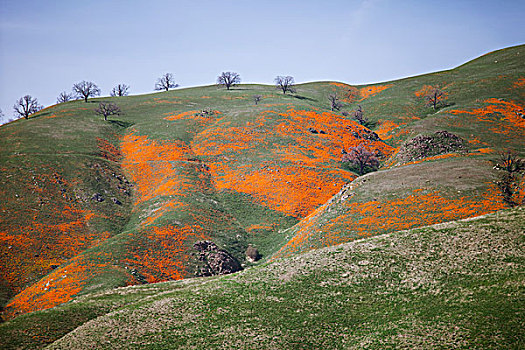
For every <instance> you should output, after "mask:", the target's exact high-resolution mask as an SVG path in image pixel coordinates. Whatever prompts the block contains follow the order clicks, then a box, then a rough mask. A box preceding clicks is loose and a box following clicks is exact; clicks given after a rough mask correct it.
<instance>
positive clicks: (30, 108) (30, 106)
mask: <svg viewBox="0 0 525 350" xmlns="http://www.w3.org/2000/svg"><path fill="white" fill-rule="evenodd" d="M13 109H14V111H15V115H16V116H18V117H19V118H21V117H24V118H26V119H29V116H30V115H31V114H33V113H36V112H38V111H39V110H41V109H42V106H41V105H39V104H38V100H37V99H36V98H33V97H31V96H30V95H25V96H24V97H21V98H20V99H19V100H18V101H16V103H15V104H14V106H13Z"/></svg>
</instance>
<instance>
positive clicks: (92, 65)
mask: <svg viewBox="0 0 525 350" xmlns="http://www.w3.org/2000/svg"><path fill="white" fill-rule="evenodd" d="M524 15H525V1H506V0H495V1H483V0H479V1H462V0H442V1H424V0H414V1H404V0H346V1H344V0H289V1H287V0H257V1H251V0H237V1H234V0H220V1H219V0H216V1H199V0H188V1H182V0H172V1H168V0H158V1H156V0H151V1H133V0H127V1H124V0H121V1H107V0H106V1H103V0H91V1H70V0H56V1H44V0H41V1H37V0H32V1H31V0H0V108H1V109H2V111H3V113H4V114H5V116H6V118H10V117H12V114H13V112H12V105H13V104H14V103H15V101H16V100H17V99H18V98H19V97H21V96H23V95H26V94H30V95H32V96H34V97H36V98H38V100H39V101H40V103H41V104H43V105H45V106H48V105H51V104H54V103H55V101H56V97H57V96H58V94H59V93H60V92H61V91H70V90H71V87H72V85H73V84H74V83H76V82H79V81H81V80H89V81H93V82H95V83H97V84H98V85H99V87H100V88H101V89H102V94H103V95H109V92H110V90H111V89H112V87H113V86H115V85H116V84H118V83H125V84H128V85H130V86H131V90H130V93H131V94H141V93H147V92H152V91H153V87H154V84H155V81H156V79H157V78H158V77H159V76H160V75H161V74H163V73H165V72H172V73H173V74H174V75H175V78H176V81H177V82H178V83H179V84H180V85H181V87H189V86H196V85H204V84H206V85H207V84H213V83H214V82H215V80H216V77H217V75H218V74H219V73H220V72H221V71H225V70H232V71H235V72H238V73H239V74H240V75H241V78H242V80H243V82H253V83H263V84H272V82H273V79H274V78H275V76H276V75H292V76H294V77H295V80H296V82H298V83H300V82H307V81H321V80H337V81H343V82H347V83H351V84H363V83H370V82H380V81H387V80H392V79H396V78H401V77H406V76H412V75H417V74H422V73H426V72H430V71H436V70H443V69H448V68H453V67H455V66H457V65H460V64H462V63H464V62H466V61H467V60H469V59H472V58H474V57H477V56H479V55H482V54H484V53H486V52H488V51H492V50H495V49H500V48H503V47H507V46H512V45H518V44H523V43H525V38H524V36H525V22H524V21H523V17H524Z"/></svg>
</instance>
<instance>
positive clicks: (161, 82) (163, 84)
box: [155, 73, 179, 91]
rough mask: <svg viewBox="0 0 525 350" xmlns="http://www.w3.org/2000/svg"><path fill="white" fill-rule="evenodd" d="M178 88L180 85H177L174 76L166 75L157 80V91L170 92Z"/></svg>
mask: <svg viewBox="0 0 525 350" xmlns="http://www.w3.org/2000/svg"><path fill="white" fill-rule="evenodd" d="M178 86H179V84H177V83H175V78H174V77H173V74H171V73H166V74H164V75H163V76H161V77H160V78H159V79H157V82H156V83H155V90H165V91H168V90H169V89H173V88H176V87H178Z"/></svg>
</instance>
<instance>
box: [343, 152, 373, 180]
mask: <svg viewBox="0 0 525 350" xmlns="http://www.w3.org/2000/svg"><path fill="white" fill-rule="evenodd" d="M341 160H342V162H346V163H350V164H351V165H352V166H355V167H356V168H357V172H358V174H359V175H364V174H365V173H367V172H369V171H373V170H376V169H377V167H379V159H378V158H377V155H376V154H375V153H374V152H372V151H370V150H368V149H367V148H365V147H364V146H363V145H358V146H357V147H350V149H349V150H348V153H344V154H343V157H342V159H341Z"/></svg>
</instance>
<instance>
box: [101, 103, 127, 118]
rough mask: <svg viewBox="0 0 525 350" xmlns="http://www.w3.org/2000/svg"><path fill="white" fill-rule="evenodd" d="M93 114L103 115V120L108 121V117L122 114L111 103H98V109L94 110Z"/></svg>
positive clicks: (117, 107)
mask: <svg viewBox="0 0 525 350" xmlns="http://www.w3.org/2000/svg"><path fill="white" fill-rule="evenodd" d="M95 113H97V114H98V115H103V116H104V120H108V116H110V115H119V114H121V113H122V111H121V110H120V108H119V106H117V105H116V104H114V103H112V102H100V103H99V104H98V108H96V109H95Z"/></svg>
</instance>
